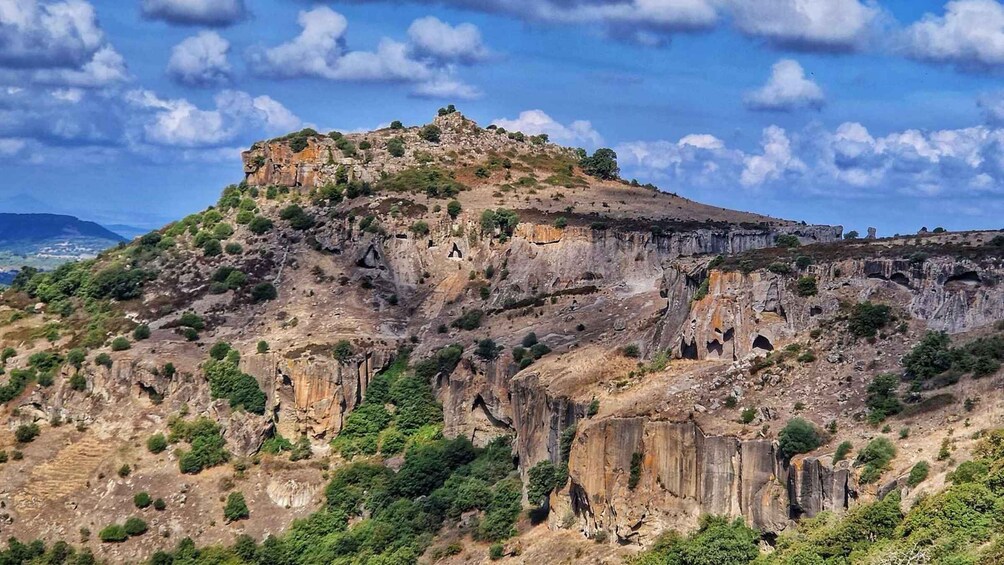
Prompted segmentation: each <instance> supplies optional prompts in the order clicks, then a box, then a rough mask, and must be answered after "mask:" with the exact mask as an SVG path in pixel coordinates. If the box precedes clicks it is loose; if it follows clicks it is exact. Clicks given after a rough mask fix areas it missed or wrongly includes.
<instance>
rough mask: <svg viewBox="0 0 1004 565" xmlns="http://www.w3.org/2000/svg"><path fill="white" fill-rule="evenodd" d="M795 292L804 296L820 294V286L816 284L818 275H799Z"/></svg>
mask: <svg viewBox="0 0 1004 565" xmlns="http://www.w3.org/2000/svg"><path fill="white" fill-rule="evenodd" d="M795 292H796V294H798V295H799V296H803V297H805V296H815V295H816V294H818V293H819V287H817V286H816V277H810V276H806V277H799V278H798V282H796V283H795Z"/></svg>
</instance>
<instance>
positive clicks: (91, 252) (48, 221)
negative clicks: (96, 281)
mask: <svg viewBox="0 0 1004 565" xmlns="http://www.w3.org/2000/svg"><path fill="white" fill-rule="evenodd" d="M122 241H125V238H124V237H122V236H121V235H119V234H117V233H115V232H112V231H111V230H108V229H107V228H104V227H102V226H100V225H98V224H96V223H94V222H88V221H85V220H81V219H79V218H75V217H73V216H65V215H60V214H8V213H0V271H5V270H6V271H9V270H11V269H17V268H20V267H21V266H23V265H31V266H33V267H39V268H52V267H55V266H56V265H58V264H60V263H63V262H65V261H70V260H74V259H85V258H89V257H93V256H95V255H97V254H98V253H99V252H100V251H102V250H103V249H107V248H109V247H112V246H114V245H117V244H118V243H120V242H122ZM3 279H4V277H3V276H0V284H2V283H3V282H5V281H4V280H3Z"/></svg>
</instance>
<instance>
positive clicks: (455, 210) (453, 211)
mask: <svg viewBox="0 0 1004 565" xmlns="http://www.w3.org/2000/svg"><path fill="white" fill-rule="evenodd" d="M462 209H463V207H462V206H461V205H460V202H458V201H456V200H450V201H449V202H448V203H447V204H446V213H447V214H449V216H450V217H451V218H453V219H457V216H459V215H460V211H461V210H462Z"/></svg>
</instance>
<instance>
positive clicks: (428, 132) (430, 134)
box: [418, 124, 443, 143]
mask: <svg viewBox="0 0 1004 565" xmlns="http://www.w3.org/2000/svg"><path fill="white" fill-rule="evenodd" d="M442 133H443V132H442V130H440V129H439V126H436V125H435V124H429V125H427V126H425V127H423V128H422V129H420V130H419V131H418V136H419V137H421V138H422V139H424V140H426V141H428V142H430V143H439V139H440V137H441V135H442Z"/></svg>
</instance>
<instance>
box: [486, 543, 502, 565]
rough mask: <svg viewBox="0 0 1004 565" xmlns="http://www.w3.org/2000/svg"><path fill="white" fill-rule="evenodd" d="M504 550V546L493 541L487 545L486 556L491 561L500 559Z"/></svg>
mask: <svg viewBox="0 0 1004 565" xmlns="http://www.w3.org/2000/svg"><path fill="white" fill-rule="evenodd" d="M504 552H505V548H504V546H503V545H502V544H501V543H499V542H495V543H493V544H491V546H489V547H488V558H489V559H491V560H492V561H498V560H499V559H502V557H504V556H505V553H504Z"/></svg>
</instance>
